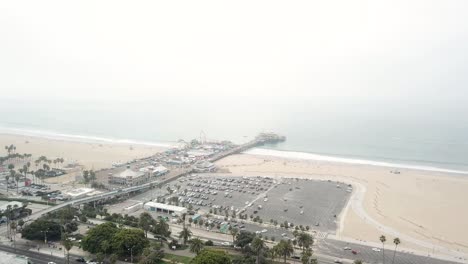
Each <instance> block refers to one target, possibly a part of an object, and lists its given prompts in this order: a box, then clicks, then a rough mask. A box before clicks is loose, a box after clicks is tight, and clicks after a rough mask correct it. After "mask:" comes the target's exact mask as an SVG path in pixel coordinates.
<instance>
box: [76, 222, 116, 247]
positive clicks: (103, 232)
mask: <svg viewBox="0 0 468 264" xmlns="http://www.w3.org/2000/svg"><path fill="white" fill-rule="evenodd" d="M118 231H119V229H118V228H117V226H116V225H115V224H114V223H110V222H108V223H104V224H100V225H98V226H96V227H94V228H91V229H90V230H89V231H88V234H87V235H86V236H85V237H84V238H83V239H82V240H81V245H82V247H83V250H86V251H89V252H91V253H94V254H96V253H98V252H104V250H103V248H102V242H103V241H112V239H113V237H114V235H115V234H116V233H117V232H118Z"/></svg>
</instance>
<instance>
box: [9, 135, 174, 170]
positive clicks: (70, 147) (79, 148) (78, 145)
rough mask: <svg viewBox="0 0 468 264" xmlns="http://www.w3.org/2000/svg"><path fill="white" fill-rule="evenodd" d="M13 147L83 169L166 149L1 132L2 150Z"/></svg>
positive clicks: (101, 167)
mask: <svg viewBox="0 0 468 264" xmlns="http://www.w3.org/2000/svg"><path fill="white" fill-rule="evenodd" d="M10 144H13V145H15V146H16V151H17V153H21V154H23V153H28V154H32V155H33V159H35V158H37V157H39V156H42V155H44V156H47V157H49V158H57V157H60V158H63V159H64V160H65V163H64V164H63V166H65V165H67V164H80V165H81V166H83V167H84V169H94V170H100V169H104V168H111V167H112V164H114V163H125V162H128V161H131V160H134V159H140V158H146V157H149V156H152V155H154V154H156V153H158V152H161V151H164V150H166V149H167V147H161V146H153V145H141V144H133V143H125V142H119V143H109V142H96V141H86V142H84V141H77V140H67V139H64V138H57V139H54V138H47V137H46V138H44V137H38V136H25V135H11V134H5V133H0V145H2V149H3V146H6V145H10ZM4 151H5V150H4ZM4 154H6V152H5V153H4Z"/></svg>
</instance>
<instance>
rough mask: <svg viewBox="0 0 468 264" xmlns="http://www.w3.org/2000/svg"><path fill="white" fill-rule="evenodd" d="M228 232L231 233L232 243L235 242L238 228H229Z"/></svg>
mask: <svg viewBox="0 0 468 264" xmlns="http://www.w3.org/2000/svg"><path fill="white" fill-rule="evenodd" d="M229 233H231V236H232V243H233V244H234V243H236V236H237V234H238V233H239V229H237V228H235V227H233V228H231V229H230V230H229Z"/></svg>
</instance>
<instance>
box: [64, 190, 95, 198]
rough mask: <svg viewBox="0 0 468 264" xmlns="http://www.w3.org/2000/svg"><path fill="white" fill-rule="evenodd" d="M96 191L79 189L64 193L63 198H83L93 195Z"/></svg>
mask: <svg viewBox="0 0 468 264" xmlns="http://www.w3.org/2000/svg"><path fill="white" fill-rule="evenodd" d="M94 191H95V190H94V189H92V188H77V189H72V190H68V191H64V192H63V197H64V198H67V199H78V198H83V197H85V196H88V195H90V194H92V193H93V192H94Z"/></svg>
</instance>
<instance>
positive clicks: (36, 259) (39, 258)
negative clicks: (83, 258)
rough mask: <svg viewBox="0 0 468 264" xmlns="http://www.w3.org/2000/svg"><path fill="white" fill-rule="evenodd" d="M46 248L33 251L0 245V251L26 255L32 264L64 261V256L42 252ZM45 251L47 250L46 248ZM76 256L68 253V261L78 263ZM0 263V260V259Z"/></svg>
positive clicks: (60, 263)
mask: <svg viewBox="0 0 468 264" xmlns="http://www.w3.org/2000/svg"><path fill="white" fill-rule="evenodd" d="M44 250H46V249H41V251H34V250H29V249H24V248H16V249H15V248H13V247H10V246H5V245H0V251H4V252H8V253H11V254H16V255H21V256H26V257H28V258H29V260H30V262H31V263H33V264H48V263H49V262H55V263H57V264H62V263H66V262H67V261H66V259H65V258H64V257H62V258H60V257H56V256H52V255H50V254H47V253H45V252H44ZM46 251H47V250H46ZM77 258H78V256H74V255H70V263H73V264H75V263H80V262H77V261H76V259H77ZM0 263H1V260H0Z"/></svg>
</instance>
